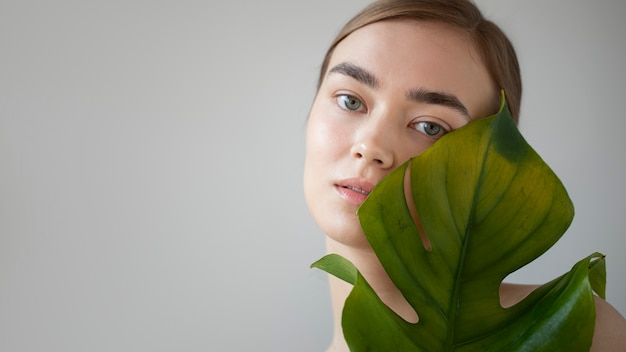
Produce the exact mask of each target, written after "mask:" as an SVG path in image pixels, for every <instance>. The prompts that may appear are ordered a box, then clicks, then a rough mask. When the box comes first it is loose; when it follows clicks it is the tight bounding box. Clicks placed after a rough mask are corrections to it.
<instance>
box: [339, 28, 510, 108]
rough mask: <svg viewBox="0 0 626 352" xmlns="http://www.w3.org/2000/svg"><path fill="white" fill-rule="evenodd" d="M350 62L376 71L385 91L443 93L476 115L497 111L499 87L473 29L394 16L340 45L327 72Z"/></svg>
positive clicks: (352, 34) (354, 34)
mask: <svg viewBox="0 0 626 352" xmlns="http://www.w3.org/2000/svg"><path fill="white" fill-rule="evenodd" d="M344 62H349V63H352V64H355V65H357V66H360V67H363V68H365V69H366V70H368V71H369V72H372V73H373V74H374V75H375V76H376V77H377V78H378V79H379V81H380V87H381V89H382V90H385V89H386V90H390V89H396V90H397V89H402V90H407V89H416V88H426V89H429V90H436V91H442V92H446V93H450V94H454V95H455V96H458V97H459V98H460V99H461V100H462V101H463V103H464V104H465V105H467V106H468V108H469V110H470V113H471V114H472V116H474V117H482V116H487V115H489V114H491V113H492V112H491V110H492V105H493V102H494V101H497V96H498V90H497V89H496V88H495V85H494V84H493V83H492V80H491V78H490V75H489V72H488V70H487V68H486V66H485V65H484V64H483V62H482V60H481V59H480V55H479V54H478V51H477V50H476V48H475V45H474V44H473V41H472V40H471V37H470V35H469V34H468V33H466V32H463V31H461V30H459V29H456V28H454V27H451V26H450V25H447V24H443V23H436V22H417V21H413V20H388V21H381V22H376V23H373V24H369V25H367V26H364V27H362V28H360V29H358V30H356V31H354V32H353V33H351V34H350V35H348V36H347V37H346V38H345V39H344V40H343V41H342V42H340V43H339V44H338V45H337V47H336V48H335V50H334V52H333V55H332V57H331V59H330V62H329V67H328V70H327V74H328V72H329V71H330V69H332V68H333V67H334V66H336V65H338V64H341V63H344Z"/></svg>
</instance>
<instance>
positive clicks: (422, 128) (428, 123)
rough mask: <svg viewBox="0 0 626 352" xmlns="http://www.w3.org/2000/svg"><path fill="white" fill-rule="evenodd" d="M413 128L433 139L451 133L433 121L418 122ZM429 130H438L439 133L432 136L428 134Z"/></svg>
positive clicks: (412, 125)
mask: <svg viewBox="0 0 626 352" xmlns="http://www.w3.org/2000/svg"><path fill="white" fill-rule="evenodd" d="M411 127H413V128H414V129H415V130H416V131H418V132H420V133H422V134H424V135H426V136H428V137H432V138H441V137H442V136H443V135H445V134H447V133H448V132H450V131H449V130H448V129H446V128H445V127H443V126H441V125H440V124H438V123H435V122H432V121H418V122H415V123H413V124H411ZM428 128H436V129H437V131H436V133H435V134H430V133H428V132H427V129H428Z"/></svg>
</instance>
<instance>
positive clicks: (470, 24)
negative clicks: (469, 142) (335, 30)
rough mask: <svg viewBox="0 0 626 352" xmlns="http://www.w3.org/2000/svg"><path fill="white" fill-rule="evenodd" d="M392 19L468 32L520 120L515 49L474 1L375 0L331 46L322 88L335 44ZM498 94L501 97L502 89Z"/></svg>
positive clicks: (519, 76) (518, 76) (518, 77)
mask: <svg viewBox="0 0 626 352" xmlns="http://www.w3.org/2000/svg"><path fill="white" fill-rule="evenodd" d="M392 19H410V20H416V21H431V22H440V23H445V24H449V25H451V26H452V27H454V28H457V29H459V30H461V31H464V32H466V33H468V34H469V36H470V37H471V38H472V40H473V41H474V44H475V47H476V50H477V51H478V53H479V54H480V55H481V58H482V60H483V63H484V64H485V66H486V68H487V71H488V72H489V74H490V75H491V79H492V80H493V81H494V82H495V84H496V85H497V86H498V87H499V88H500V89H503V90H504V92H505V95H506V100H507V104H508V106H509V109H510V111H511V115H512V117H513V119H514V120H515V122H516V123H517V121H518V119H519V111H520V104H521V100H522V79H521V75H520V68H519V63H518V61H517V55H516V54H515V49H514V48H513V45H512V44H511V42H510V41H509V39H508V38H507V36H506V35H505V34H504V32H502V30H501V29H500V28H499V27H498V26H497V25H495V24H494V23H493V22H491V21H489V20H487V19H485V18H484V17H483V15H482V13H481V12H480V10H479V9H478V8H477V7H476V5H475V4H474V3H472V2H471V1H470V0H378V1H375V2H374V3H372V4H370V5H369V6H367V7H366V8H365V9H363V10H362V11H361V12H359V13H358V14H357V15H356V16H354V17H353V18H352V19H351V20H350V21H349V22H348V23H347V24H346V25H345V26H344V27H343V28H342V29H341V31H340V32H339V34H338V35H337V37H336V38H335V40H334V41H333V42H332V44H331V45H330V47H329V48H328V51H327V52H326V55H325V57H324V61H323V62H322V67H321V70H320V76H319V81H318V88H319V86H320V85H321V84H322V82H323V80H324V77H325V75H326V71H327V70H328V65H329V62H330V59H331V57H332V54H333V51H334V49H335V47H336V46H337V45H338V44H339V43H340V42H341V41H342V40H343V39H345V38H346V37H347V36H348V35H350V34H351V33H352V32H354V31H356V30H357V29H359V28H362V27H364V26H366V25H368V24H372V23H375V22H380V21H385V20H392ZM496 93H498V94H497V96H498V98H499V97H500V95H499V92H496ZM494 99H495V98H494ZM497 106H499V104H498V105H497ZM494 112H495V111H494Z"/></svg>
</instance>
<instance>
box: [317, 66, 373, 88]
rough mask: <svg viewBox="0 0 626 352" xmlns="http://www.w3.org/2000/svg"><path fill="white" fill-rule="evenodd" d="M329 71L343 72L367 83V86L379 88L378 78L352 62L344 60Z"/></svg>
mask: <svg viewBox="0 0 626 352" xmlns="http://www.w3.org/2000/svg"><path fill="white" fill-rule="evenodd" d="M328 73H341V74H343V75H346V76H349V77H352V78H354V79H355V80H357V81H359V82H360V83H363V84H365V85H366V86H369V87H370V88H374V89H376V88H378V79H376V77H375V76H374V75H373V74H371V73H369V72H368V71H367V70H365V69H364V68H362V67H359V66H357V65H355V64H353V63H350V62H342V63H340V64H338V65H337V66H335V67H333V68H331V69H330V71H328Z"/></svg>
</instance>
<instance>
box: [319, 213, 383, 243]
mask: <svg viewBox="0 0 626 352" xmlns="http://www.w3.org/2000/svg"><path fill="white" fill-rule="evenodd" d="M335 220H336V221H334V222H326V223H324V222H318V226H319V227H320V228H321V229H322V231H324V233H325V234H326V236H328V238H330V239H332V240H333V241H335V242H338V243H340V244H342V245H344V246H347V247H352V248H355V249H371V247H370V244H369V242H368V241H367V238H366V237H365V234H364V233H363V230H362V229H361V224H360V223H359V220H358V218H357V217H356V216H355V215H354V216H353V219H335Z"/></svg>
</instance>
